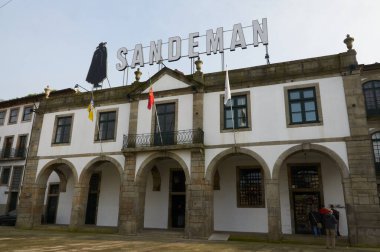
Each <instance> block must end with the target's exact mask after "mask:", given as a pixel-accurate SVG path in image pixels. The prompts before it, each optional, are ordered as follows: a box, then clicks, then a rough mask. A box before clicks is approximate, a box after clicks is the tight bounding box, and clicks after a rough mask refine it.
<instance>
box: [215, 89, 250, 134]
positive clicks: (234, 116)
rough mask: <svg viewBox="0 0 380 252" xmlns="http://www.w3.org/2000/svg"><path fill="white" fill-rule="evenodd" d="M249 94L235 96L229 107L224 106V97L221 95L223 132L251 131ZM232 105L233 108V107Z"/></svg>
mask: <svg viewBox="0 0 380 252" xmlns="http://www.w3.org/2000/svg"><path fill="white" fill-rule="evenodd" d="M249 97H250V96H249V92H244V93H238V94H234V95H233V96H232V97H231V100H230V101H229V103H228V104H227V105H224V103H223V101H224V96H223V95H221V97H220V99H221V108H222V109H221V111H223V114H221V129H222V131H223V130H227V131H228V130H232V129H239V130H250V125H251V123H250V117H249V113H250V112H249V111H250V109H249V107H250V100H249V99H250V98H249ZM231 104H232V106H231Z"/></svg>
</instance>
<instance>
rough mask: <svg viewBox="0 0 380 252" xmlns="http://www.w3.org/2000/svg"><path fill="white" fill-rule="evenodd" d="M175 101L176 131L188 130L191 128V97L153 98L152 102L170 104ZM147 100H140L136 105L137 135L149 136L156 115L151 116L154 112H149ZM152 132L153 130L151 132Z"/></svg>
mask: <svg viewBox="0 0 380 252" xmlns="http://www.w3.org/2000/svg"><path fill="white" fill-rule="evenodd" d="M173 100H176V101H177V105H178V111H177V115H176V116H177V117H178V118H176V120H177V122H178V130H189V129H192V128H193V121H192V120H193V96H192V95H180V96H176V97H164V98H159V97H155V98H154V101H155V102H156V103H158V102H165V101H168V102H172V101H173ZM147 107H148V100H141V101H140V102H139V105H138V110H139V111H138V121H137V134H151V132H152V130H151V127H152V120H156V115H155V114H153V112H154V110H153V109H151V110H149V109H148V108H147ZM153 131H154V130H153Z"/></svg>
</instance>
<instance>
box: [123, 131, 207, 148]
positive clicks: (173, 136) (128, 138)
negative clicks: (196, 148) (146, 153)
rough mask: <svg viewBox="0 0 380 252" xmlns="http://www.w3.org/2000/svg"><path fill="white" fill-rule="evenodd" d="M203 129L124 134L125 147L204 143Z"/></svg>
mask: <svg viewBox="0 0 380 252" xmlns="http://www.w3.org/2000/svg"><path fill="white" fill-rule="evenodd" d="M203 135H204V134H203V130H201V129H190V130H179V131H170V132H161V133H153V134H129V135H124V139H123V148H136V147H154V146H168V145H185V144H203Z"/></svg>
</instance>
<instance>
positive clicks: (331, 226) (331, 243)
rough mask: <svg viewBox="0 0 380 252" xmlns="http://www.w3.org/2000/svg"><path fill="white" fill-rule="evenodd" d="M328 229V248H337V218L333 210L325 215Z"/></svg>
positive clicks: (324, 218) (324, 219) (326, 228)
mask: <svg viewBox="0 0 380 252" xmlns="http://www.w3.org/2000/svg"><path fill="white" fill-rule="evenodd" d="M323 221H324V223H325V230H326V248H328V249H329V248H335V229H336V224H337V220H336V219H335V217H334V215H333V211H331V210H330V211H329V212H328V213H327V214H325V215H324V216H323Z"/></svg>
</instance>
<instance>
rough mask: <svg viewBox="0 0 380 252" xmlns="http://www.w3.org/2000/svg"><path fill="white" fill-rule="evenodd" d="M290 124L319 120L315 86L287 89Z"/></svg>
mask: <svg viewBox="0 0 380 252" xmlns="http://www.w3.org/2000/svg"><path fill="white" fill-rule="evenodd" d="M288 101H289V113H290V115H289V116H290V123H291V124H302V123H314V122H319V119H318V110H317V98H316V94H315V88H314V87H312V88H302V89H292V90H288Z"/></svg>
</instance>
